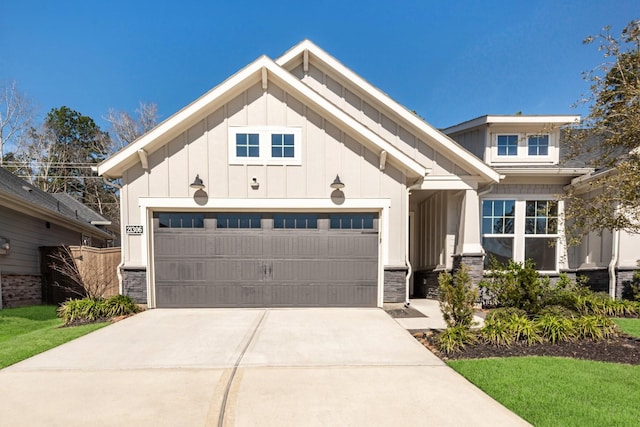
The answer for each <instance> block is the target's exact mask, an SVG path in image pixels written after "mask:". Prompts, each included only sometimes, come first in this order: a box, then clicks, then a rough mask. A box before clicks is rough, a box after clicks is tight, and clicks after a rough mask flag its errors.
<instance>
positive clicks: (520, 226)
mask: <svg viewBox="0 0 640 427" xmlns="http://www.w3.org/2000/svg"><path fill="white" fill-rule="evenodd" d="M485 200H514V201H515V220H514V221H515V222H514V224H513V233H511V234H494V233H491V234H484V233H483V232H482V219H483V216H482V214H481V215H480V238H483V237H513V260H514V261H515V262H520V263H522V262H524V261H525V256H524V251H525V239H526V238H527V236H529V237H530V238H556V239H557V242H556V246H555V249H556V268H555V270H538V272H539V273H542V274H554V273H558V272H559V271H560V269H561V268H563V266H564V264H565V260H566V238H565V233H564V226H563V221H562V218H563V215H564V201H562V200H558V199H557V197H555V196H554V195H551V194H530V195H527V196H523V195H517V196H514V195H510V194H496V195H492V196H487V197H483V198H482V199H480V212H481V213H482V203H483V202H484V201H485ZM534 200H550V201H555V202H556V203H558V209H557V210H558V232H557V233H556V234H525V218H526V213H527V212H526V205H527V201H534Z"/></svg>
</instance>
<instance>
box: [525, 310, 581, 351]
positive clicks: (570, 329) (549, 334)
mask: <svg viewBox="0 0 640 427" xmlns="http://www.w3.org/2000/svg"><path fill="white" fill-rule="evenodd" d="M535 323H536V325H537V327H538V329H539V330H540V334H541V336H542V338H543V339H545V340H546V341H549V342H550V343H551V344H556V343H559V342H563V341H571V340H573V339H574V338H576V331H575V328H574V325H573V319H568V318H566V317H560V316H553V315H551V314H544V315H542V316H540V317H538V318H536V319H535Z"/></svg>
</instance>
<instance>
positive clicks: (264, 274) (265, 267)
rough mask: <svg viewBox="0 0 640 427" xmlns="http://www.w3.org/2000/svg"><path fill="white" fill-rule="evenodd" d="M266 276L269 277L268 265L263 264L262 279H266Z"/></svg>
mask: <svg viewBox="0 0 640 427" xmlns="http://www.w3.org/2000/svg"><path fill="white" fill-rule="evenodd" d="M266 278H267V265H266V264H262V280H265V279H266Z"/></svg>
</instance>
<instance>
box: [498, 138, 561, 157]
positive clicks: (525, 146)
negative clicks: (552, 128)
mask: <svg viewBox="0 0 640 427" xmlns="http://www.w3.org/2000/svg"><path fill="white" fill-rule="evenodd" d="M507 135H517V137H518V151H517V154H516V155H515V156H500V155H498V137H499V136H507ZM542 135H546V136H547V137H548V138H549V152H548V154H547V155H546V156H534V155H531V156H530V155H529V137H530V136H542ZM556 140H557V135H556V133H549V132H526V133H523V132H496V133H492V134H491V164H493V165H495V164H529V163H544V164H556V163H558V148H557V143H556Z"/></svg>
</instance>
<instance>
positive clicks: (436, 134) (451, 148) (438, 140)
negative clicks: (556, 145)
mask: <svg viewBox="0 0 640 427" xmlns="http://www.w3.org/2000/svg"><path fill="white" fill-rule="evenodd" d="M305 52H306V55H309V53H311V54H312V55H309V56H310V58H309V61H311V62H313V61H312V59H313V57H314V56H315V57H316V58H317V59H318V60H319V61H320V62H322V63H324V65H326V66H328V67H330V68H331V69H332V70H334V71H335V72H336V73H337V74H339V75H341V76H342V77H343V78H344V79H345V80H347V81H350V82H352V83H354V84H355V85H356V86H357V87H358V88H359V89H360V90H361V91H363V92H364V93H366V94H367V95H369V96H371V97H372V98H374V99H375V100H376V101H378V102H379V103H381V104H382V105H385V106H386V107H387V108H389V109H390V110H391V111H393V112H394V113H396V114H397V115H398V116H400V117H401V118H402V119H403V120H405V121H406V122H408V123H409V124H410V125H411V126H413V127H414V128H415V129H417V130H419V131H420V132H422V133H424V134H426V135H427V136H429V141H430V142H432V143H433V145H434V148H435V149H436V151H439V152H441V153H443V154H444V155H446V156H447V157H448V158H450V157H453V158H452V159H451V160H453V161H454V162H456V163H458V162H459V163H460V164H461V165H463V167H464V166H466V167H467V168H468V169H471V170H470V171H469V172H474V173H477V174H478V175H480V176H482V177H483V178H485V179H487V180H489V181H493V182H498V181H499V180H500V175H499V174H498V173H497V172H496V171H495V170H493V169H492V168H491V167H490V166H488V165H486V164H485V163H484V162H482V161H481V160H480V159H478V158H477V157H475V156H474V155H473V154H471V153H469V152H468V151H467V150H465V149H464V148H462V147H461V146H460V145H459V144H458V143H457V142H455V141H454V140H452V139H451V138H449V137H448V136H447V135H445V134H443V133H442V132H440V131H439V130H437V129H435V128H433V127H432V126H431V125H429V124H428V123H426V122H425V121H423V120H422V119H420V118H418V117H417V116H416V115H415V114H413V113H412V112H411V111H409V110H407V109H406V108H405V107H403V106H402V105H400V104H399V103H398V102H396V101H394V100H393V99H391V98H390V97H389V96H388V95H386V94H385V93H383V92H382V91H380V90H379V89H377V88H376V87H374V86H373V85H371V84H370V83H369V82H367V81H366V80H364V79H363V78H362V77H360V76H359V75H357V74H356V73H354V72H353V71H351V70H350V69H349V68H347V67H345V66H344V65H343V64H342V63H340V62H339V61H338V60H337V59H335V58H334V57H332V56H331V55H329V54H328V53H327V52H325V51H324V50H322V49H321V48H319V47H318V46H316V45H315V44H313V42H311V41H310V40H304V41H302V42H301V43H299V44H298V45H296V46H294V47H293V48H291V49H289V50H288V51H287V52H285V53H284V54H283V55H282V56H281V57H280V58H278V59H276V64H278V65H280V66H282V67H286V66H287V64H289V63H290V62H292V61H294V60H296V59H297V58H298V57H299V56H300V55H303V56H304V55H305Z"/></svg>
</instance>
